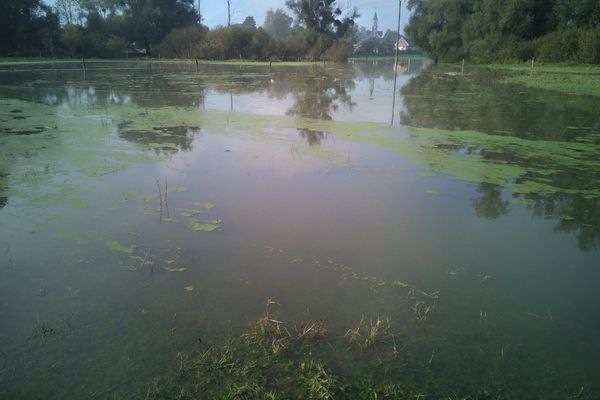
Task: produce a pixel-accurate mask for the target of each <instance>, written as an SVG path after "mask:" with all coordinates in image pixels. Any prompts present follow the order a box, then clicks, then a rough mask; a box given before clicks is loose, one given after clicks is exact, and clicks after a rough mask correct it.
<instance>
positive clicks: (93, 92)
mask: <svg viewBox="0 0 600 400" xmlns="http://www.w3.org/2000/svg"><path fill="white" fill-rule="evenodd" d="M87 64H88V68H87V70H86V71H83V70H81V69H80V66H79V65H78V64H77V63H48V64H44V63H39V64H34V63H24V64H5V65H1V66H0V123H1V125H0V207H1V208H0V231H1V243H0V245H1V250H2V251H1V254H0V266H1V268H0V321H1V324H0V349H1V351H2V357H1V358H0V393H1V394H2V395H6V397H7V398H44V399H46V398H67V397H68V398H130V397H133V396H135V395H139V396H141V397H142V398H143V395H144V394H145V393H146V388H147V387H148V385H150V383H151V382H152V380H153V379H154V378H155V377H157V376H161V375H162V374H164V373H165V371H168V370H169V369H170V368H172V367H173V365H174V362H175V356H176V354H177V352H179V351H184V352H186V351H192V350H194V349H197V348H198V347H199V346H206V345H207V344H208V345H213V344H214V345H218V344H220V343H223V342H224V341H226V340H227V338H230V337H239V335H240V334H241V333H242V332H243V331H244V330H246V329H247V327H248V324H249V323H250V322H251V321H253V320H255V319H256V318H257V317H258V316H259V315H260V314H261V313H262V312H263V311H264V310H265V302H266V301H267V299H274V300H275V301H277V303H279V304H280V305H279V306H278V314H279V317H280V318H281V319H282V320H285V321H286V323H287V324H288V325H289V326H293V324H295V323H300V321H305V320H308V319H314V320H323V321H325V323H326V324H327V326H328V328H329V330H330V334H329V337H330V339H329V340H330V342H331V347H330V348H329V350H327V352H328V353H330V354H329V355H328V357H330V358H332V359H334V362H333V364H332V365H333V366H334V367H332V368H334V370H335V372H336V373H338V374H339V375H341V376H343V375H344V374H345V373H348V372H349V371H351V370H352V368H353V364H354V363H357V362H358V363H360V362H361V361H360V360H361V357H363V356H364V357H366V356H365V355H364V354H361V352H360V351H359V352H358V353H357V354H350V355H348V343H346V339H345V338H344V333H345V332H346V331H347V330H348V329H349V328H353V327H355V326H356V325H357V324H358V323H359V321H361V319H366V320H369V319H373V318H376V317H377V316H385V317H386V318H389V319H390V321H391V322H390V323H391V330H392V331H393V332H394V333H395V334H396V337H397V338H398V341H399V342H400V343H402V351H403V352H404V353H403V357H402V362H401V365H400V364H399V365H394V363H395V362H397V363H400V361H394V360H388V359H387V358H386V360H387V361H385V362H380V363H378V364H377V363H376V367H377V368H382V371H384V370H385V371H388V370H391V371H394V372H393V374H395V375H392V376H391V378H393V379H396V380H398V381H402V379H408V380H410V381H411V382H412V383H414V382H416V384H417V385H418V386H419V387H420V388H421V392H422V393H424V394H426V395H428V396H431V397H432V398H438V397H440V398H441V397H443V396H445V397H448V396H451V395H454V394H456V393H462V394H477V393H488V392H489V393H503V394H505V395H506V396H514V397H515V398H557V399H558V398H566V397H569V396H579V397H578V398H593V395H596V396H597V395H598V393H599V391H600V387H599V386H598V382H600V370H599V369H598V367H597V359H598V357H599V356H600V344H599V342H598V340H597V337H598V335H599V334H600V313H599V312H598V310H597V304H598V302H599V301H600V298H599V295H598V291H597V288H596V286H597V282H598V281H599V280H598V278H599V277H600V272H599V269H598V266H599V265H600V252H599V251H598V245H599V244H600V214H599V211H598V210H600V208H599V207H598V202H599V198H600V165H599V162H598V155H599V154H600V147H599V145H600V144H599V143H598V141H599V139H598V138H599V137H600V119H599V118H598V114H597V110H598V109H600V99H599V98H594V97H585V96H566V95H555V94H553V93H551V92H544V91H536V90H532V89H526V88H523V87H519V86H515V85H507V84H504V83H502V80H501V77H499V76H498V75H497V73H489V72H486V71H484V70H474V71H468V72H467V74H465V75H461V74H457V73H456V71H453V70H450V69H448V68H442V67H431V66H429V65H428V64H427V63H424V62H420V61H413V62H411V64H410V65H408V64H404V65H403V67H402V68H400V69H399V72H400V74H399V75H398V83H399V87H400V90H399V92H398V97H397V99H396V108H395V109H392V96H393V90H392V88H393V83H394V82H393V79H394V72H393V69H392V67H391V65H389V64H385V63H380V64H367V63H355V64H349V65H342V66H338V65H325V66H323V65H302V66H273V67H272V68H269V67H266V66H265V67H263V66H252V65H201V66H200V68H199V69H198V70H196V66H195V64H191V63H142V62H139V63H131V62H97V63H92V62H88V63H87ZM392 121H393V122H392ZM426 307H428V308H426ZM425 309H429V311H428V312H427V313H426V314H424V310H425ZM331 349H334V351H331ZM381 351H382V352H383V351H385V350H384V349H381ZM369 357H370V355H369ZM386 373H387V372H386ZM382 374H383V372H382ZM584 396H587V397H584ZM0 397H1V395H0ZM445 397H444V398H445ZM498 398H501V397H498ZM507 398H508V397H507Z"/></svg>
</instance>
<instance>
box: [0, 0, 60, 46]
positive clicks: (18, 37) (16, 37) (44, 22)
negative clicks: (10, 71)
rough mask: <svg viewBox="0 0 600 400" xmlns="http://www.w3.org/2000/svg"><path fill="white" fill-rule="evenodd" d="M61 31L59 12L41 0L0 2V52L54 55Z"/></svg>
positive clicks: (3, 0)
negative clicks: (57, 13)
mask: <svg viewBox="0 0 600 400" xmlns="http://www.w3.org/2000/svg"><path fill="white" fill-rule="evenodd" d="M58 35H59V24H58V16H57V15H56V14H55V13H54V12H53V11H52V9H51V8H50V7H48V6H46V5H44V4H43V3H42V2H41V0H2V1H1V2H0V55H24V56H51V55H54V51H55V46H56V43H57V41H58Z"/></svg>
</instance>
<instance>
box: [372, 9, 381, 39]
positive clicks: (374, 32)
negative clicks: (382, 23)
mask: <svg viewBox="0 0 600 400" xmlns="http://www.w3.org/2000/svg"><path fill="white" fill-rule="evenodd" d="M378 22H379V21H378V18H377V13H375V15H373V26H372V27H371V32H369V37H379V38H380V37H382V36H383V31H380V30H378V29H379V27H378Z"/></svg>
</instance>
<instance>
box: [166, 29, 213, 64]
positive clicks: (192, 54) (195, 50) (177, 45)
mask: <svg viewBox="0 0 600 400" xmlns="http://www.w3.org/2000/svg"><path fill="white" fill-rule="evenodd" d="M207 33H208V28H206V27H200V26H195V25H194V26H188V27H186V28H177V29H173V30H172V31H171V32H169V34H168V35H167V36H166V37H165V38H164V39H163V41H162V42H161V43H160V46H159V48H160V51H161V54H162V55H164V56H166V57H174V58H188V59H193V58H198V57H199V56H200V51H199V50H200V44H201V42H202V41H203V40H204V39H205V38H206V35H207Z"/></svg>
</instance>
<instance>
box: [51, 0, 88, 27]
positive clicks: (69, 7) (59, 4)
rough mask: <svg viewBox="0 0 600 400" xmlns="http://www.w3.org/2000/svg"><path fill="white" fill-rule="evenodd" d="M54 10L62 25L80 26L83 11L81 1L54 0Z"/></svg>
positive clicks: (83, 14) (83, 16)
mask: <svg viewBox="0 0 600 400" xmlns="http://www.w3.org/2000/svg"><path fill="white" fill-rule="evenodd" d="M55 8H56V11H57V13H58V15H59V16H60V20H61V22H62V23H63V24H64V25H82V24H83V20H84V18H85V10H84V7H83V1H82V0H56V2H55Z"/></svg>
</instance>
